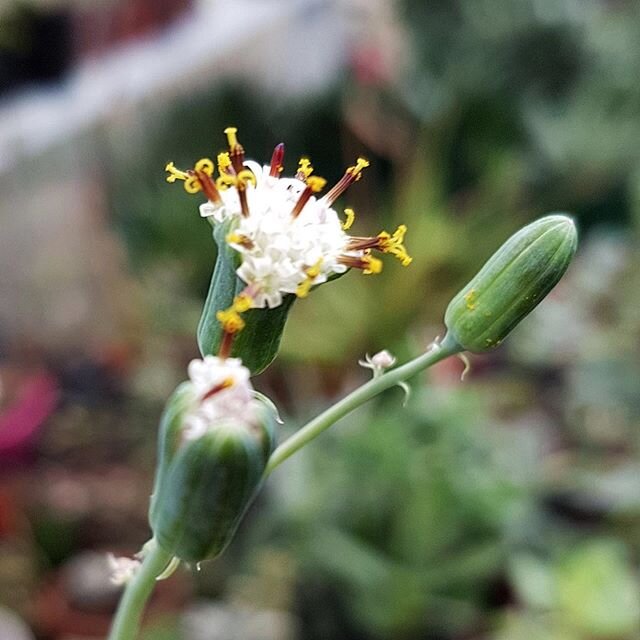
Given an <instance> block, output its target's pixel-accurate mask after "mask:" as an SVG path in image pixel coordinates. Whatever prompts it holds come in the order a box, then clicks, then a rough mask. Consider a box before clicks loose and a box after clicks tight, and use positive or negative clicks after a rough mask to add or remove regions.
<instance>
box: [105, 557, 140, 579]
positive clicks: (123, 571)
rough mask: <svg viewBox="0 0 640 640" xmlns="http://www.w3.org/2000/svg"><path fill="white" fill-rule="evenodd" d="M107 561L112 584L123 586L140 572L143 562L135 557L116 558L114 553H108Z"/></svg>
mask: <svg viewBox="0 0 640 640" xmlns="http://www.w3.org/2000/svg"><path fill="white" fill-rule="evenodd" d="M107 562H108V563H109V569H110V571H111V576H110V577H109V580H110V581H111V584H115V585H118V586H122V585H125V584H127V582H129V581H130V580H131V579H132V578H133V577H134V576H135V575H136V573H137V572H138V570H139V569H140V566H141V565H142V563H141V562H140V560H135V559H134V558H126V557H122V558H116V556H114V555H113V554H112V553H108V554H107Z"/></svg>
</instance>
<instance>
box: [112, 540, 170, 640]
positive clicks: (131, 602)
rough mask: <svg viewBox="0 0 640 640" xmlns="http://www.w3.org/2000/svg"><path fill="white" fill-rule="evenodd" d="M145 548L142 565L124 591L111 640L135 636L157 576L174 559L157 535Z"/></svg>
mask: <svg viewBox="0 0 640 640" xmlns="http://www.w3.org/2000/svg"><path fill="white" fill-rule="evenodd" d="M145 552H146V553H145V556H144V560H143V561H142V566H141V567H140V569H139V570H138V572H137V573H136V574H135V576H134V577H133V578H132V579H131V580H130V581H129V582H128V583H127V586H126V587H125V590H124V593H123V594H122V598H121V599H120V603H119V604H118V610H117V612H116V616H115V618H114V619H113V624H112V625H111V631H110V633H109V637H108V640H134V638H135V637H136V635H137V633H138V630H139V629H140V621H141V619H142V613H143V611H144V606H145V604H146V603H147V600H148V599H149V596H150V595H151V592H152V591H153V588H154V587H155V584H156V578H157V577H158V576H159V575H160V574H161V573H162V572H163V570H164V569H165V567H166V566H167V565H168V564H169V562H170V560H171V554H170V553H167V552H166V551H164V550H163V549H161V548H160V545H158V544H157V543H156V541H155V540H154V539H151V540H150V541H149V542H148V543H147V544H146V545H145Z"/></svg>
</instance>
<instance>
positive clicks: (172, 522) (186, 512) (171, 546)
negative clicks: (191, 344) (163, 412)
mask: <svg viewBox="0 0 640 640" xmlns="http://www.w3.org/2000/svg"><path fill="white" fill-rule="evenodd" d="M183 386H190V385H189V383H185V385H183ZM177 393H178V392H176V394H177ZM174 395H175V394H174ZM255 402H258V403H259V404H260V407H259V410H258V419H257V422H256V424H255V425H251V426H249V425H246V424H240V423H238V422H236V421H229V420H227V421H222V422H221V423H220V424H216V425H212V426H211V428H210V430H209V431H208V432H207V433H206V434H205V435H203V436H201V437H199V438H196V439H194V440H186V441H182V436H181V434H180V429H179V428H175V427H174V422H173V421H172V422H171V423H170V424H171V426H172V427H174V428H165V429H162V428H161V434H160V440H161V442H160V445H159V454H160V459H159V461H158V469H157V472H156V484H155V492H154V497H153V500H152V506H151V510H150V524H151V528H152V530H153V534H154V537H155V538H156V540H157V541H158V544H159V545H160V546H161V547H162V548H163V549H164V550H165V551H166V552H168V553H170V554H171V555H172V556H175V557H177V558H179V559H181V560H184V561H186V562H200V561H202V560H207V559H211V558H215V557H216V556H217V555H219V554H220V553H221V552H222V551H223V550H224V549H225V547H226V546H227V545H228V544H229V542H230V541H231V539H232V538H233V535H234V533H235V531H236V529H237V527H238V525H239V524H240V521H241V520H242V517H243V515H244V513H245V512H246V510H247V508H248V507H249V505H250V504H251V501H252V500H253V498H254V496H255V495H256V493H257V492H258V489H259V488H260V485H261V482H262V479H263V476H264V470H265V467H266V464H267V461H268V459H269V456H270V455H271V453H272V451H273V449H274V447H275V415H274V412H273V410H272V409H271V408H270V407H269V406H267V405H266V404H265V403H263V402H262V401H261V400H260V399H259V398H256V400H255ZM167 413H168V412H167ZM164 424H169V422H165V421H164V420H163V423H162V425H161V427H162V426H163V425H164ZM163 439H164V443H163V442H162V440H163Z"/></svg>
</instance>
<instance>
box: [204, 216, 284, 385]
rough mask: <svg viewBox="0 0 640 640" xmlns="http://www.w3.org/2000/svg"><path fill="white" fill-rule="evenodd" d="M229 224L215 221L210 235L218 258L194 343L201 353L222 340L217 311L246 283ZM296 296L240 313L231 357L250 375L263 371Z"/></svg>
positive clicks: (207, 352)
mask: <svg viewBox="0 0 640 640" xmlns="http://www.w3.org/2000/svg"><path fill="white" fill-rule="evenodd" d="M231 229H232V223H224V224H216V226H215V227H214V230H213V238H214V240H215V242H216V245H217V246H218V258H217V260H216V265H215V268H214V270H213V276H212V277H211V285H210V287H209V293H208V294H207V299H206V300H205V303H204V309H203V311H202V316H201V317H200V323H199V324H198V346H199V348H200V352H201V353H202V355H203V356H206V355H216V354H217V353H218V349H219V348H220V342H221V340H222V334H223V331H222V327H221V325H220V322H219V321H218V319H217V318H216V314H217V312H218V311H222V310H224V309H228V308H229V307H230V306H231V305H232V304H233V299H234V298H235V297H236V296H237V295H238V294H239V293H241V292H242V290H243V289H244V288H245V287H246V286H247V285H246V283H244V282H243V281H242V280H241V279H240V278H238V276H237V275H236V269H237V268H238V266H239V265H240V263H239V260H240V256H239V254H238V252H237V251H235V250H234V249H232V248H231V247H230V246H229V244H228V243H227V241H226V236H227V234H228V233H229V232H230V231H231ZM295 299H296V296H295V295H293V294H286V295H285V296H284V297H283V300H282V304H281V305H280V306H278V307H276V308H275V309H268V308H265V309H251V310H249V311H247V312H246V313H243V314H242V319H243V320H244V321H245V323H246V324H245V327H244V329H243V330H242V331H241V332H240V333H238V334H237V335H236V337H235V339H234V342H233V347H232V349H231V356H232V357H234V358H242V363H243V364H244V366H245V367H247V368H248V369H249V370H250V371H251V373H252V374H253V375H256V374H258V373H260V372H261V371H264V369H266V368H267V367H268V366H269V365H270V364H271V362H272V361H273V359H274V358H275V357H276V355H277V353H278V349H279V347H280V340H281V339H282V333H283V331H284V326H285V323H286V321H287V316H288V315H289V311H290V310H291V306H292V305H293V303H294V301H295Z"/></svg>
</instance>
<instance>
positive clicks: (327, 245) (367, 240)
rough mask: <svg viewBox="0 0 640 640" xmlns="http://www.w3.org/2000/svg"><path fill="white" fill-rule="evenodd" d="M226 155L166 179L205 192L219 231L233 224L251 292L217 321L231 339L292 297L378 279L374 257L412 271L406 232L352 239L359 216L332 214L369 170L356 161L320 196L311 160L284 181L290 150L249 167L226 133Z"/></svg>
mask: <svg viewBox="0 0 640 640" xmlns="http://www.w3.org/2000/svg"><path fill="white" fill-rule="evenodd" d="M225 133H226V135H227V141H228V148H229V150H228V152H225V153H221V154H219V155H218V158H217V169H218V177H217V178H215V179H214V177H213V174H214V162H213V161H212V160H210V159H208V158H203V159H201V160H199V161H198V162H197V163H196V164H195V166H194V168H193V169H192V170H189V171H180V170H178V169H176V168H175V167H174V166H173V163H169V164H168V165H167V167H166V170H167V171H168V173H169V175H168V177H167V180H168V181H169V182H175V181H176V180H182V181H184V187H185V189H186V191H188V192H189V193H197V192H202V193H203V194H204V195H205V196H206V198H207V202H206V203H204V204H203V205H201V206H200V215H201V216H202V217H205V218H207V219H209V220H210V221H212V223H213V224H221V223H224V224H227V225H228V228H229V233H228V235H227V238H226V240H227V242H228V244H229V245H230V246H231V247H232V248H233V249H234V250H235V251H237V252H238V253H239V254H240V256H241V262H240V266H239V267H238V269H237V271H236V273H237V275H238V277H239V278H240V280H242V281H243V282H244V283H245V284H246V287H245V289H244V291H243V292H242V293H241V294H240V295H239V296H238V297H237V298H236V301H234V304H233V306H232V307H230V308H229V309H227V310H225V311H222V312H220V313H219V314H218V318H219V320H220V322H221V324H222V325H223V328H224V329H225V332H226V333H237V332H238V331H240V330H241V329H242V328H243V326H244V322H243V321H242V319H241V314H242V313H244V312H245V311H247V310H248V309H250V308H264V307H268V308H274V307H277V306H279V305H280V304H282V301H283V297H284V296H286V295H296V296H298V297H306V296H307V295H308V293H309V291H310V290H311V288H312V287H314V286H316V285H319V284H322V283H324V282H326V281H327V280H328V279H329V278H331V277H332V276H335V275H338V274H342V273H344V272H345V271H346V270H347V269H349V268H357V269H361V270H362V271H363V273H365V274H373V273H379V272H380V271H381V269H382V262H381V260H379V259H378V258H377V257H375V256H373V255H372V251H373V250H378V251H381V252H383V253H390V254H392V255H394V256H395V257H397V258H398V259H399V260H400V261H401V263H402V264H403V265H404V266H406V265H408V264H409V263H410V262H411V258H410V257H409V255H408V254H407V252H406V249H405V247H404V244H403V241H404V235H405V232H406V227H405V226H404V225H400V226H399V227H398V229H397V230H396V231H395V232H394V233H393V234H390V233H388V232H386V231H382V232H380V233H379V234H378V235H376V236H372V237H358V236H350V235H348V234H347V233H346V231H347V229H349V228H350V227H351V225H352V223H353V220H354V217H355V214H354V212H353V210H352V209H346V210H345V214H346V218H345V220H344V222H343V221H341V219H340V216H339V215H338V213H337V212H336V210H335V209H333V208H332V207H333V203H334V202H335V201H336V200H337V198H338V197H339V196H340V195H342V193H344V192H345V191H346V189H347V188H348V187H349V186H350V185H351V184H352V183H354V182H356V181H358V180H359V179H360V178H361V177H362V171H363V169H364V168H365V167H367V166H368V165H369V163H368V162H367V161H366V160H364V159H363V158H358V160H357V162H356V163H355V165H353V166H351V167H349V168H348V169H347V170H346V172H345V174H344V176H343V177H342V178H341V179H340V180H339V181H338V182H337V183H336V185H335V186H334V187H332V188H331V189H329V191H328V192H327V193H326V194H324V195H323V196H322V197H319V195H318V194H319V193H320V191H322V189H323V188H324V186H325V184H326V181H325V180H324V179H323V178H320V177H318V176H316V175H313V167H312V166H311V163H310V161H309V160H308V159H307V158H302V159H301V160H300V162H299V165H298V169H297V171H296V173H295V175H294V176H293V177H291V178H286V177H282V176H281V173H282V170H283V161H284V145H283V144H279V145H277V146H276V148H275V149H274V152H273V156H272V158H271V162H270V164H268V165H265V166H261V165H260V164H258V163H257V162H254V161H251V160H245V156H244V148H243V147H242V145H240V144H239V143H238V140H237V135H236V134H237V130H236V129H235V127H229V128H227V129H226V130H225Z"/></svg>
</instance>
